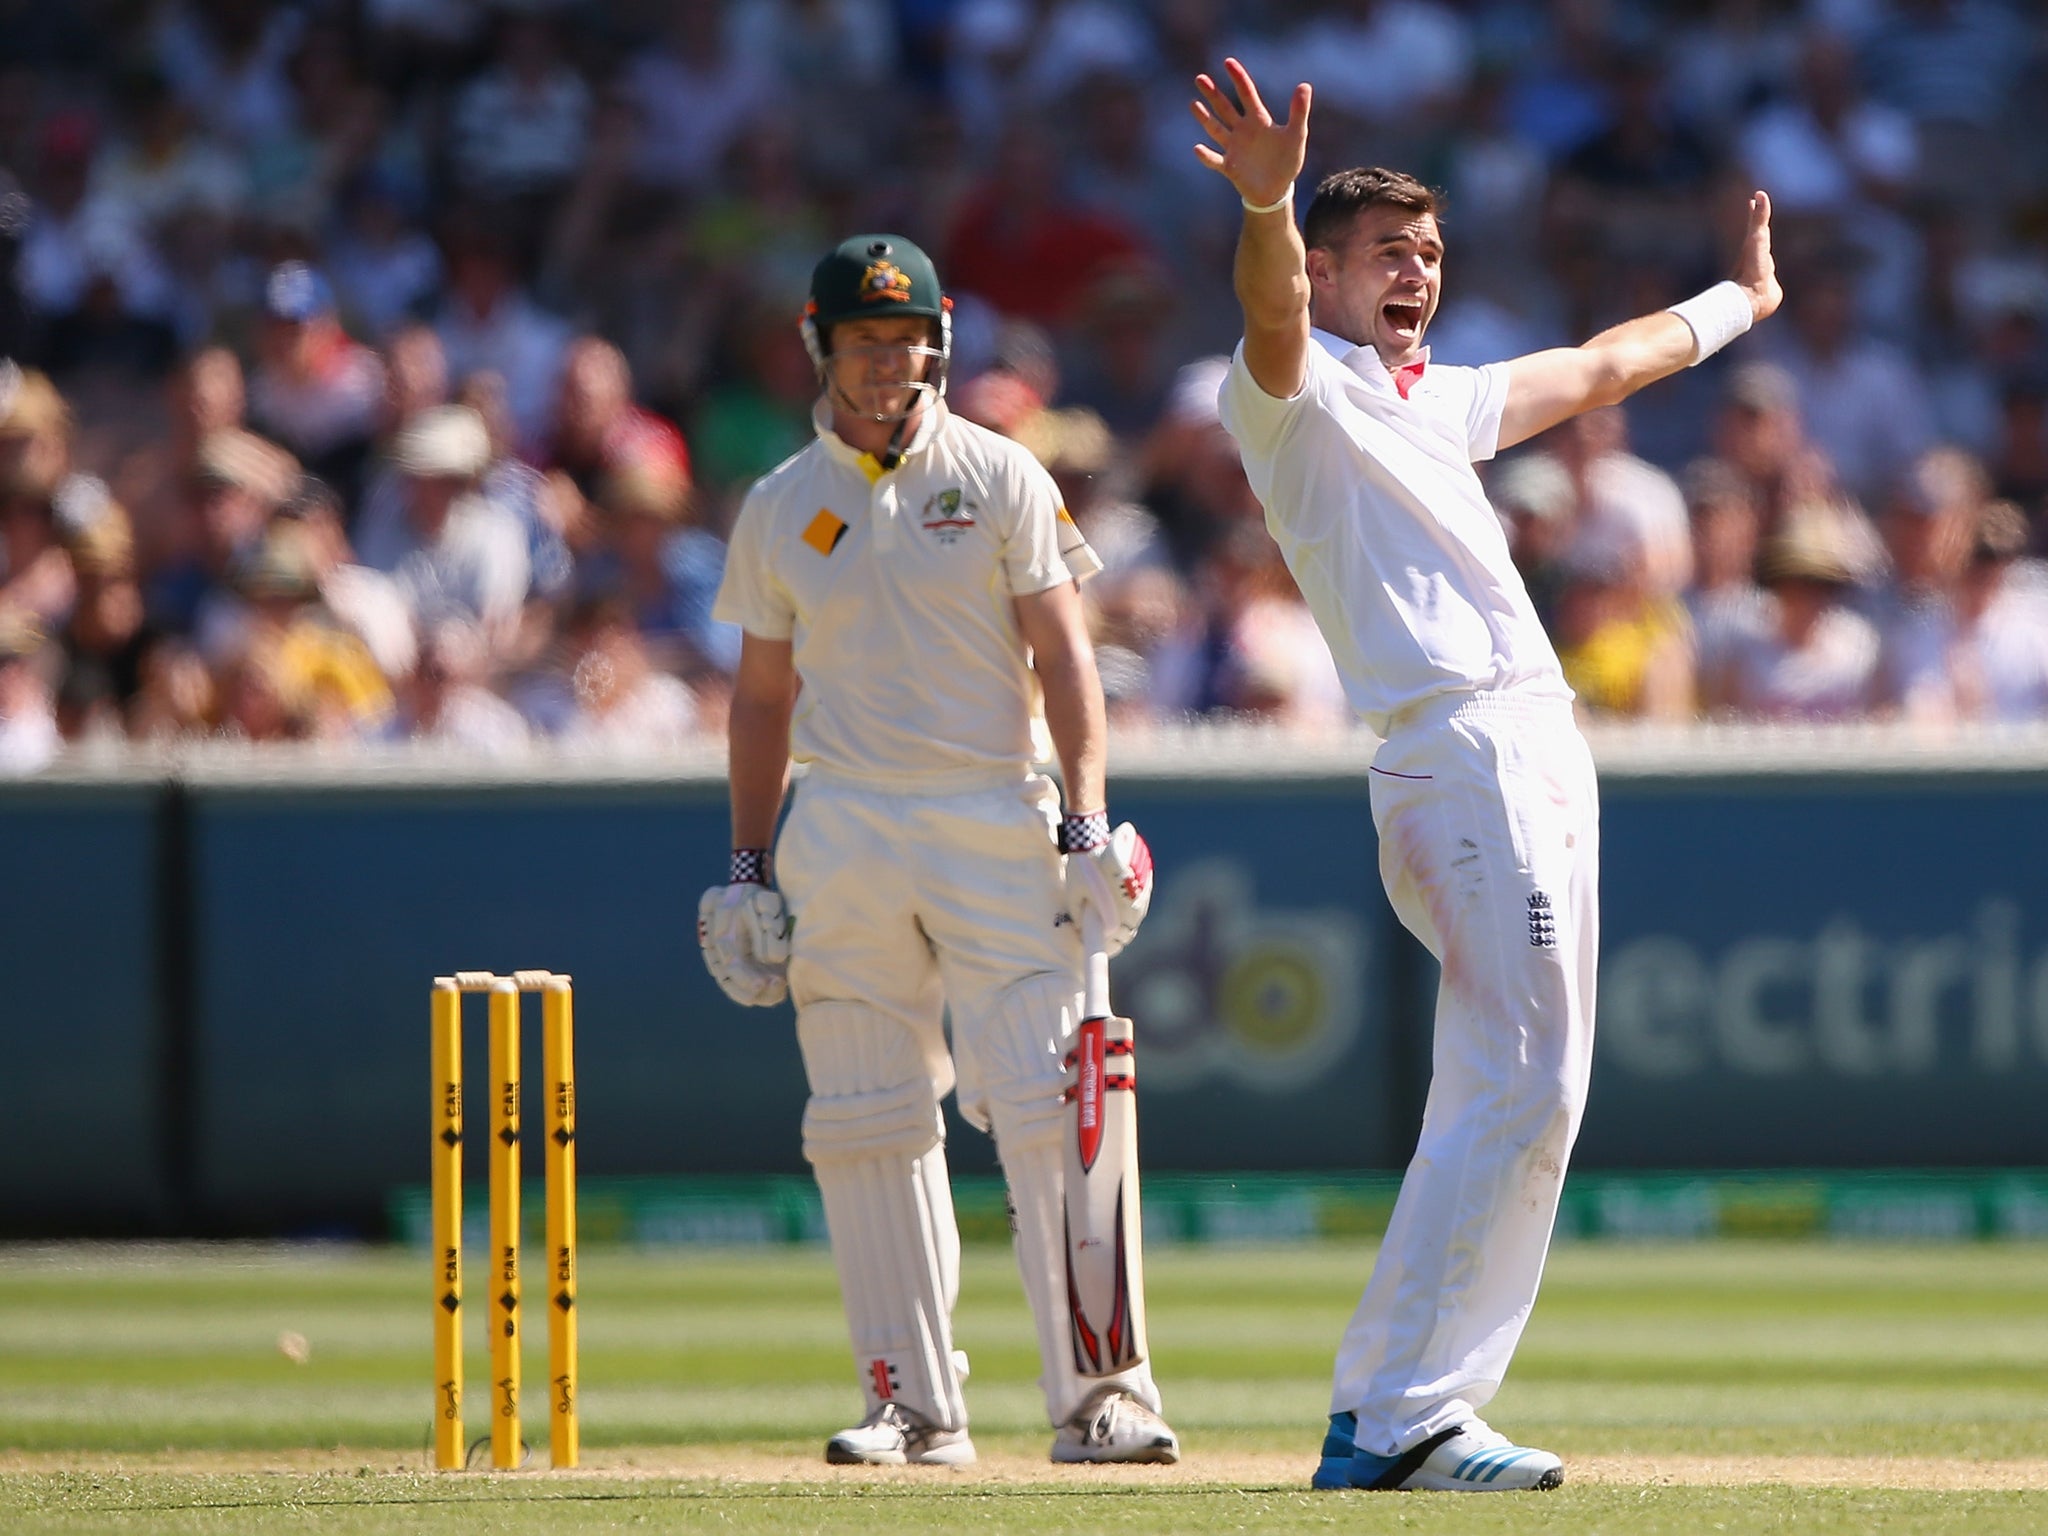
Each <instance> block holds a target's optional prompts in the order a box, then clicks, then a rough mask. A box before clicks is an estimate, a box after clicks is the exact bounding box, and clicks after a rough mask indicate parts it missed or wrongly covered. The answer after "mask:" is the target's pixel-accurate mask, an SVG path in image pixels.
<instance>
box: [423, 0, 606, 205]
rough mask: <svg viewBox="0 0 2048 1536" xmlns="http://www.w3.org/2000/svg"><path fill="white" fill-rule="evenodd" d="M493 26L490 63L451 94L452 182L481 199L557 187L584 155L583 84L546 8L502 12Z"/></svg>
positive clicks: (586, 90)
mask: <svg viewBox="0 0 2048 1536" xmlns="http://www.w3.org/2000/svg"><path fill="white" fill-rule="evenodd" d="M496 25H497V38H496V41H495V45H494V47H493V50H492V61H491V63H490V65H489V67H487V68H486V69H485V70H484V71H483V72H482V73H481V74H479V75H477V76H476V77H475V78H474V79H473V80H471V81H470V82H469V83H468V84H467V85H466V86H464V87H463V89H462V92H461V94H460V95H459V96H457V97H456V100H455V115H454V122H453V125H452V129H451V139H452V144H451V153H452V156H453V159H454V162H455V175H456V182H457V186H458V188H459V189H460V190H461V191H462V192H464V193H466V194H468V195H470V196H473V197H480V198H483V199H485V200H488V201H503V200H506V199H511V198H519V197H525V196H529V195H532V194H547V193H552V192H557V191H560V190H561V189H562V188H563V187H564V186H566V185H567V184H568V181H569V178H570V177H572V176H574V175H575V174H576V167H577V165H578V164H579V163H580V162H581V160H582V159H583V147H584V143H585V141H586V139H587V137H588V135H589V132H590V87H589V86H587V85H585V84H584V83H583V77H582V76H581V75H579V74H578V73H577V72H576V69H575V67H574V66H573V65H572V64H571V63H570V62H569V59H568V55H567V52H566V50H565V49H564V47H563V39H562V37H561V35H560V33H559V32H558V30H557V28H556V26H555V23H554V20H553V18H551V17H550V16H548V15H547V14H546V13H545V12H542V11H539V10H533V9H527V10H505V11H501V12H500V13H499V15H498V17H497V22H496Z"/></svg>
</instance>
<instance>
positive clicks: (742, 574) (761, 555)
mask: <svg viewBox="0 0 2048 1536" xmlns="http://www.w3.org/2000/svg"><path fill="white" fill-rule="evenodd" d="M769 516H770V513H769V509H768V507H767V506H766V505H765V504H763V503H762V502H761V501H760V500H759V499H758V497H757V496H749V497H748V498H747V500H746V504H745V505H744V506H742V507H741V508H740V515H739V519H738V520H737V521H736V522H735V523H734V524H733V528H732V542H731V544H730V545H728V546H727V549H726V555H725V575H724V576H723V577H721V578H720V580H719V583H718V598H717V601H716V602H714V603H713V604H712V605H711V616H712V617H713V618H714V619H722V620H724V621H725V622H726V623H728V624H737V625H739V627H740V628H741V629H743V630H745V631H746V632H747V633H748V634H750V635H757V636H759V637H760V638H761V639H763V640H787V639H789V638H790V637H791V636H792V635H794V634H795V633H796V608H795V605H794V604H792V603H791V602H790V600H789V594H788V592H787V591H785V590H784V588H783V586H782V583H780V582H779V581H777V580H776V579H775V573H774V572H773V571H772V570H771V569H770V568H769V563H768V521H769Z"/></svg>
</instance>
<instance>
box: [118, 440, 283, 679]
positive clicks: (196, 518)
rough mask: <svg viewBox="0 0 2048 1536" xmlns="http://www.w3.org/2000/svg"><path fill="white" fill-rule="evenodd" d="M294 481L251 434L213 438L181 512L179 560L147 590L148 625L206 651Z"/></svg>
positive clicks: (279, 454)
mask: <svg viewBox="0 0 2048 1536" xmlns="http://www.w3.org/2000/svg"><path fill="white" fill-rule="evenodd" d="M299 476H300V471H299V465H298V461H297V460H296V459H294V458H293V457H292V456H291V455H290V454H288V453H286V452H285V451H284V450H283V449H282V448H280V447H278V446H277V445H276V444H275V443H269V442H265V441H264V440H263V439H262V438H260V437H258V436H256V434H255V433H253V432H244V431H241V430H239V429H230V430H228V431H225V432H215V433H212V434H210V435H209V436H208V437H207V439H206V440H205V442H203V443H202V444H200V447H199V454H198V457H197V459H196V460H195V462H194V464H193V472H192V477H191V479H190V481H189V482H187V484H186V485H185V486H184V488H183V490H184V494H183V497H182V498H181V501H180V504H179V507H178V517H179V520H180V522H181V523H182V524H183V525H184V526H183V527H182V528H181V529H180V531H179V533H178V534H177V535H176V537H175V540H174V547H175V548H176V549H177V551H178V558H177V559H176V560H175V561H174V562H168V563H166V564H164V565H161V566H159V567H158V568H157V569H156V570H155V571H154V572H153V573H152V576H151V579H150V580H149V582H148V583H147V584H146V585H145V587H144V595H145V598H146V600H147V607H148V609H149V614H150V618H151V620H152V621H153V622H154V623H156V624H157V625H158V626H159V627H160V628H163V629H167V630H169V631H171V632H172V633H174V634H180V635H196V636H197V637H198V639H199V642H200V645H201V647H202V649H204V648H205V647H206V645H207V643H208V637H209V636H210V635H211V634H212V633H213V624H214V614H215V613H216V612H219V611H221V605H222V601H223V596H224V593H225V589H226V587H227V583H228V581H229V578H230V577H231V575H232V574H233V571H234V569H235V566H236V564H237V562H238V561H239V560H241V559H242V558H243V557H244V556H246V555H247V554H248V553H249V552H250V551H251V550H253V549H254V548H255V547H256V545H257V543H258V541H259V540H260V539H261V538H262V537H263V532H264V530H265V529H266V528H267V527H268V526H269V525H270V518H271V515H272V514H273V513H274V512H276V510H277V509H278V508H279V507H280V506H282V505H283V504H284V501H285V499H286V498H287V497H289V496H290V495H291V494H292V492H293V491H294V490H295V489H296V488H297V486H298V483H299Z"/></svg>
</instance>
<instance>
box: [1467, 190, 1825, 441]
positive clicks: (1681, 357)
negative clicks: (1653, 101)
mask: <svg viewBox="0 0 2048 1536" xmlns="http://www.w3.org/2000/svg"><path fill="white" fill-rule="evenodd" d="M1784 297H1785V290H1784V289H1783V288H1781V287H1779V286H1778V270H1777V267H1776V265H1775V264H1774V263H1773V262H1772V260H1771V200H1770V198H1769V197H1767V196H1766V195H1765V194H1764V193H1762V192H1758V193H1755V194H1754V195H1753V196H1752V197H1751V198H1750V200H1749V229H1748V232H1747V233H1746V234H1745V235H1744V236H1743V241H1742V252H1741V255H1740V256H1739V257H1738V258H1737V260H1736V263H1735V272H1734V276H1733V277H1732V278H1731V279H1730V280H1729V281H1728V282H1726V283H1721V284H1718V285H1717V286H1715V287H1713V288H1709V289H1708V290H1707V291H1706V292H1705V293H1703V294H1700V295H1698V296H1697V297H1695V298H1691V299H1688V300H1686V301H1685V303H1683V304H1680V305H1678V306H1676V307H1675V308H1672V309H1662V310H1659V311H1657V313H1656V314H1654V315H1643V316H1641V317H1639V318H1637V319H1634V320H1629V321H1625V322H1623V323H1622V324H1620V325H1617V326H1615V327H1613V328H1612V329H1611V330H1605V331H1602V332H1601V333H1600V334H1599V335H1598V336H1595V337H1594V338H1593V339H1592V340H1591V341H1589V342H1587V343H1586V344H1585V345H1584V346H1579V347H1556V348H1553V349H1552V350H1550V351H1547V352H1531V353H1530V354H1529V355H1528V356H1526V357H1518V358H1516V359H1515V360H1514V361H1513V362H1511V363H1509V364H1508V397H1507V405H1506V408H1505V409H1504V410H1503V411H1502V412H1501V420H1500V446H1501V447H1502V448H1512V447H1514V445H1515V444H1517V443H1520V442H1526V441H1527V440H1528V439H1530V438H1532V437H1534V436H1535V435H1536V434H1537V433H1539V432H1544V431H1548V430H1549V429H1550V428H1551V427H1554V426H1556V425H1557V424H1558V423H1559V422H1561V421H1565V420H1568V419H1569V418H1571V417H1573V416H1576V415H1578V414H1579V413H1580V412H1581V411H1588V410H1591V409H1593V407H1595V406H1600V405H1614V404H1616V403H1617V402H1619V401H1622V400H1626V399H1627V398H1628V397H1629V396H1630V395H1632V394H1634V393H1635V392H1636V391H1637V390H1639V389H1641V388H1642V387H1643V386H1644V385H1645V384H1654V383H1656V381H1657V380H1659V379H1662V378H1666V377H1668V376H1670V375H1671V374H1674V373H1676V372H1678V370H1679V369H1681V368H1685V367H1688V366H1690V365H1691V364H1693V363H1697V362H1700V361H1702V360H1703V359H1705V358H1707V357H1710V356H1712V355H1713V354H1714V353H1715V352H1717V351H1719V350H1720V349H1721V348H1722V347H1724V346H1726V345H1727V344H1728V343H1729V342H1731V341H1733V340H1734V339H1735V338H1736V337H1737V336H1739V335H1741V334H1742V333H1743V332H1744V331H1746V330H1748V329H1749V328H1750V326H1752V325H1754V324H1755V323H1756V322H1757V321H1759V320H1764V319H1767V318H1769V316H1770V315H1771V314H1772V313H1774V312H1775V311H1776V310H1777V307H1778V305H1779V303H1780V302H1781V301H1782V300H1783V299H1784Z"/></svg>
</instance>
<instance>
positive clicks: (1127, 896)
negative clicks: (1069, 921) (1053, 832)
mask: <svg viewBox="0 0 2048 1536" xmlns="http://www.w3.org/2000/svg"><path fill="white" fill-rule="evenodd" d="M1060 852H1061V853H1064V854H1065V855H1066V856H1067V911H1068V913H1069V914H1070V915H1071V916H1073V917H1074V918H1075V919H1076V920H1077V921H1078V920H1079V918H1080V916H1081V908H1082V906H1083V905H1086V906H1088V907H1089V908H1091V909H1093V911H1094V913H1095V915H1096V916H1097V917H1098V918H1099V919H1101V922H1102V940H1103V948H1104V949H1105V950H1107V951H1108V952H1109V953H1110V954H1112V955H1118V954H1122V953H1123V949H1124V946H1125V945H1126V944H1128V943H1130V942H1131V940H1132V939H1134V938H1136V937H1137V936H1138V925H1139V924H1140V923H1142V922H1144V921H1145V914H1146V913H1147V912H1149V911H1150V910H1151V909H1152V850H1151V849H1150V848H1148V847H1147V846H1146V845H1145V839H1144V838H1142V837H1140V836H1139V835H1138V829H1137V828H1136V827H1134V826H1132V825H1131V824H1130V823H1129V822H1128V821H1126V822H1120V823H1118V825H1117V828H1116V830H1115V831H1114V832H1112V831H1111V830H1110V828H1109V815H1108V813H1107V812H1105V811H1095V812H1092V813H1083V814H1080V815H1070V816H1068V817H1066V818H1065V819H1064V820H1062V821H1061V822H1060Z"/></svg>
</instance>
